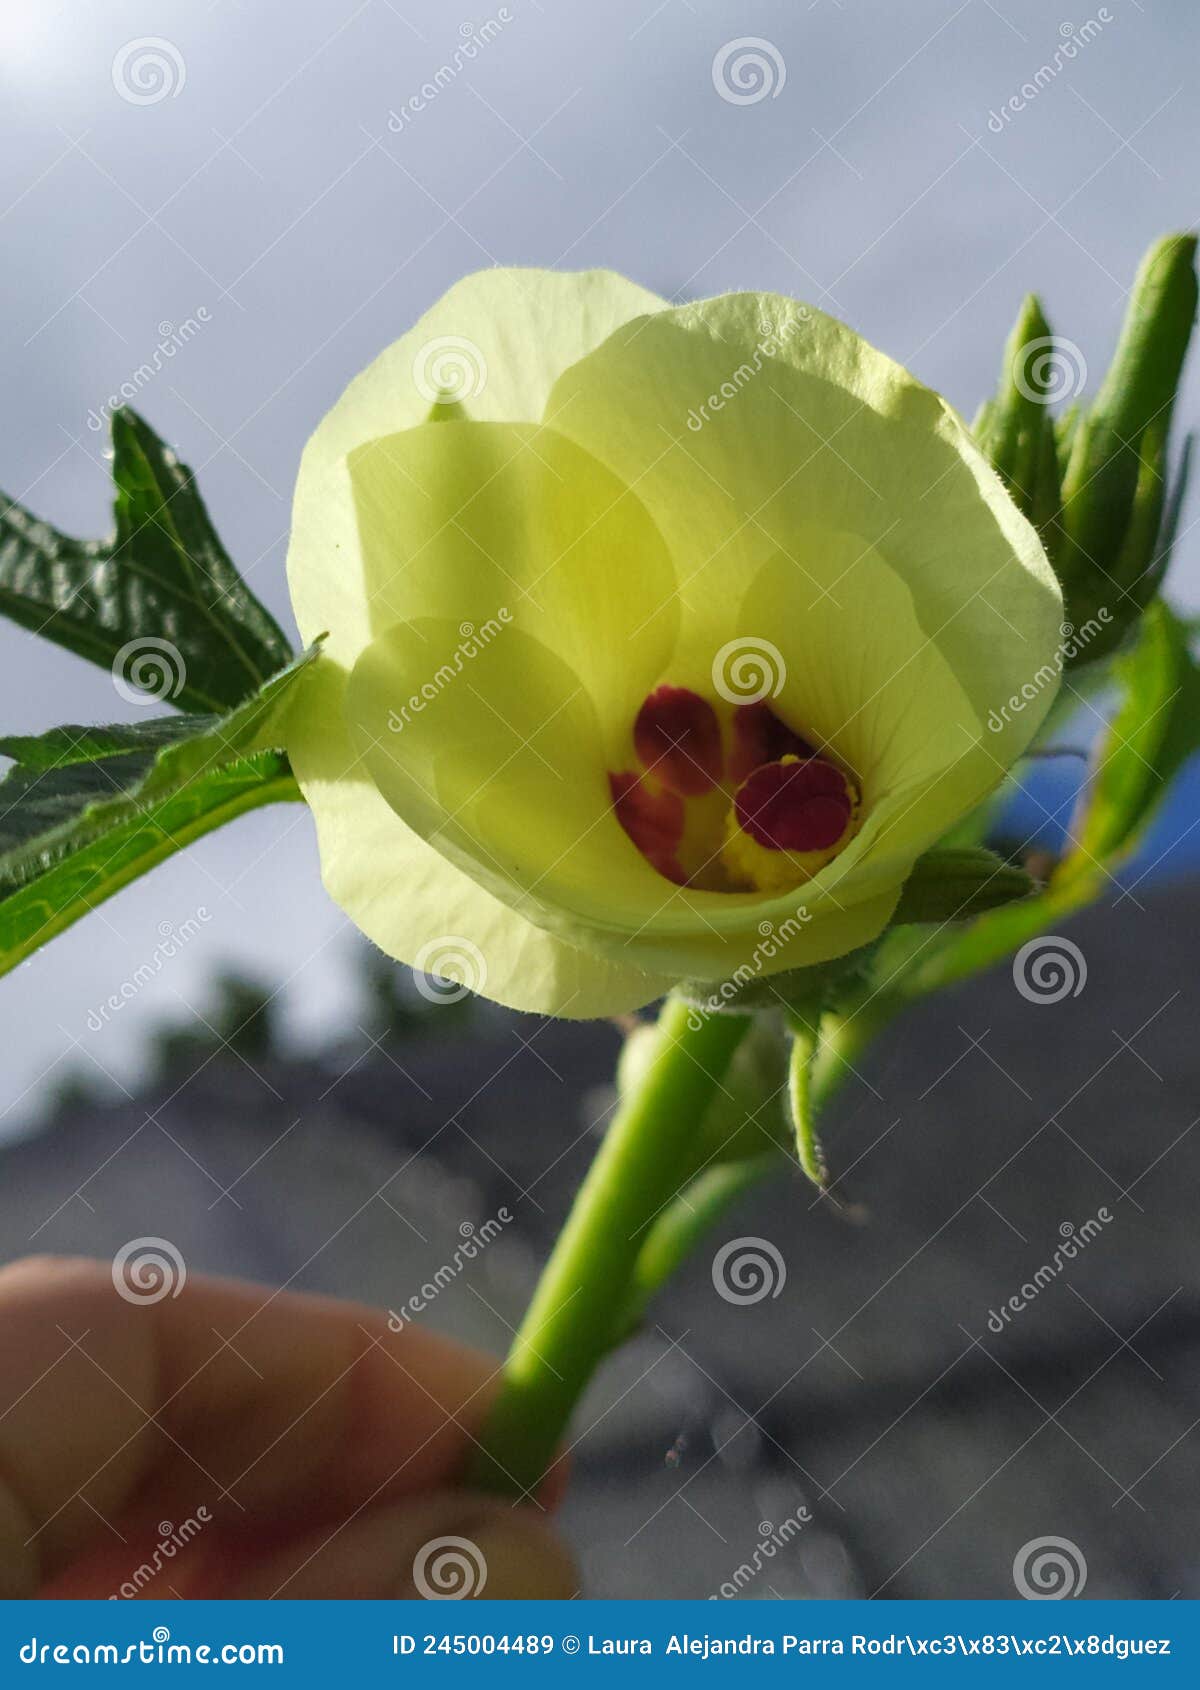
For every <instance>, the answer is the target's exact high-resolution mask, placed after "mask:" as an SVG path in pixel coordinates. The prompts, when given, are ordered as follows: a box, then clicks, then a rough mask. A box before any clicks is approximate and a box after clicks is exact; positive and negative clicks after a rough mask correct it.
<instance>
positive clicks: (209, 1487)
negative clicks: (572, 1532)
mask: <svg viewBox="0 0 1200 1690" xmlns="http://www.w3.org/2000/svg"><path fill="white" fill-rule="evenodd" d="M0 1357H3V1364H2V1366H0V1598H6V1597H21V1596H40V1597H50V1598H64V1597H101V1598H104V1597H109V1596H112V1595H121V1594H124V1595H137V1596H142V1597H148V1598H158V1599H162V1598H168V1599H169V1598H171V1597H174V1596H179V1597H185V1598H197V1597H275V1596H278V1597H280V1598H284V1599H297V1598H312V1597H376V1598H395V1597H418V1596H421V1595H424V1594H426V1590H427V1589H428V1586H429V1584H430V1583H433V1584H434V1585H435V1586H437V1581H438V1578H439V1576H443V1577H445V1578H446V1579H447V1581H449V1582H450V1583H451V1586H452V1588H454V1589H458V1588H461V1586H460V1585H459V1584H455V1583H453V1578H452V1575H451V1573H449V1572H446V1571H445V1567H446V1566H452V1565H453V1563H454V1562H455V1559H456V1557H457V1559H458V1562H459V1563H460V1565H461V1566H462V1568H464V1569H465V1574H464V1576H465V1580H466V1583H467V1584H468V1585H469V1586H470V1587H471V1589H470V1593H471V1594H474V1595H476V1596H481V1597H483V1598H485V1599H489V1600H490V1599H495V1598H498V1599H501V1600H503V1599H505V1598H521V1597H527V1598H533V1597H544V1598H551V1597H555V1598H567V1597H571V1596H573V1595H575V1594H577V1590H578V1586H577V1580H576V1575H575V1572H574V1570H573V1567H572V1564H571V1560H570V1557H569V1556H568V1554H567V1552H566V1551H565V1550H564V1549H563V1548H562V1547H561V1545H560V1544H559V1542H558V1540H557V1539H556V1538H555V1537H554V1536H553V1534H552V1532H551V1530H550V1528H549V1525H548V1523H547V1522H548V1512H547V1511H548V1509H549V1507H550V1506H552V1504H553V1503H554V1502H555V1501H556V1500H557V1497H558V1494H559V1493H560V1491H561V1483H560V1481H559V1479H557V1478H556V1477H554V1476H552V1477H551V1479H550V1480H549V1481H548V1484H547V1489H546V1494H543V1495H541V1496H540V1497H539V1498H537V1499H529V1500H526V1502H525V1503H523V1504H522V1505H521V1506H514V1505H513V1504H511V1503H509V1502H508V1501H505V1500H500V1499H497V1498H491V1497H484V1496H475V1495H472V1494H470V1493H469V1492H465V1491H463V1490H461V1489H457V1488H456V1487H455V1481H456V1477H457V1475H458V1474H459V1472H460V1471H461V1469H462V1467H463V1465H464V1463H465V1461H466V1459H467V1456H468V1454H469V1452H470V1451H471V1449H472V1448H473V1445H474V1439H475V1437H476V1435H477V1434H478V1431H479V1428H480V1425H481V1424H482V1421H483V1418H484V1415H485V1414H486V1412H487V1408H488V1404H489V1402H490V1400H491V1397H492V1394H493V1390H494V1385H495V1382H496V1380H497V1368H496V1363H495V1362H494V1361H492V1360H490V1359H488V1358H487V1357H485V1356H481V1355H477V1354H475V1353H473V1352H472V1351H469V1350H466V1349H463V1348H461V1347H459V1346H458V1345H456V1344H452V1343H450V1342H449V1341H448V1340H446V1339H444V1338H440V1337H437V1336H435V1335H434V1334H432V1333H430V1332H425V1331H422V1330H420V1329H419V1328H414V1327H412V1326H410V1325H405V1326H404V1327H403V1328H402V1329H401V1330H400V1331H399V1332H394V1331H392V1330H390V1329H389V1326H388V1321H387V1317H386V1315H384V1314H381V1313H380V1312H379V1311H378V1310H375V1309H369V1308H365V1307H360V1306H358V1305H356V1304H352V1303H344V1302H337V1301H333V1300H331V1299H328V1298H323V1297H312V1296H302V1295H296V1294H293V1293H290V1292H272V1291H269V1290H267V1289H265V1288H263V1287H261V1286H254V1285H248V1284H243V1283H237V1282H234V1281H228V1280H219V1279H202V1278H199V1277H193V1276H191V1275H189V1276H188V1277H187V1280H186V1282H185V1284H184V1285H183V1287H182V1289H181V1290H180V1292H179V1294H178V1296H176V1297H170V1296H166V1297H164V1298H163V1299H161V1300H159V1301H157V1302H149V1301H146V1300H142V1301H140V1302H137V1301H131V1300H129V1298H128V1297H127V1296H125V1295H122V1294H121V1293H120V1292H119V1291H118V1290H117V1288H116V1286H115V1285H114V1282H113V1274H112V1271H111V1268H110V1266H109V1264H108V1263H106V1262H105V1263H100V1262H87V1261H76V1260H58V1259H43V1258H33V1259H29V1260H25V1261H21V1262H17V1263H15V1264H14V1265H13V1266H11V1267H8V1268H5V1269H3V1270H2V1271H0ZM446 1538H454V1539H458V1540H466V1548H465V1549H464V1547H463V1545H462V1543H461V1542H460V1543H459V1544H458V1545H457V1546H453V1545H452V1546H449V1547H447V1548H439V1540H442V1539H446ZM439 1567H442V1568H443V1572H442V1574H441V1575H439V1571H438V1569H439ZM481 1567H484V1568H486V1573H485V1574H484V1575H483V1576H482V1577H481V1574H480V1568H481ZM422 1584H424V1585H425V1586H426V1590H423V1589H422ZM440 1588H441V1589H443V1590H444V1589H445V1586H444V1585H443V1586H441V1587H440Z"/></svg>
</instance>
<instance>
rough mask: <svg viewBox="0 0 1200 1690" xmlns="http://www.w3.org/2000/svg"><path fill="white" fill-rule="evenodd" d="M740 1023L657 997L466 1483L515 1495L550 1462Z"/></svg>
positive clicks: (607, 1342) (616, 1319) (610, 1334)
mask: <svg viewBox="0 0 1200 1690" xmlns="http://www.w3.org/2000/svg"><path fill="white" fill-rule="evenodd" d="M749 1025H750V1021H749V1018H748V1017H746V1016H741V1015H712V1016H709V1015H704V1014H702V1013H701V1012H700V1011H698V1010H696V1009H694V1008H692V1007H691V1006H689V1005H688V1004H687V1003H686V1002H684V1001H683V1000H682V999H679V998H674V997H672V998H668V999H667V1002H666V1004H665V1005H664V1007H663V1011H662V1015H661V1016H660V1018H659V1022H658V1027H657V1034H658V1048H657V1050H656V1051H655V1054H654V1056H653V1058H652V1060H651V1062H650V1063H649V1065H648V1067H647V1070H646V1072H645V1074H644V1075H643V1077H642V1078H641V1080H640V1081H639V1083H638V1084H637V1085H636V1086H635V1087H634V1088H633V1090H632V1091H631V1092H630V1093H629V1094H628V1095H627V1096H626V1097H625V1098H624V1099H623V1101H622V1103H621V1104H620V1106H619V1108H618V1110H617V1112H616V1114H615V1116H614V1117H613V1121H612V1124H611V1125H610V1127H609V1129H608V1132H607V1134H606V1136H605V1139H604V1142H603V1144H602V1145H601V1147H600V1150H599V1151H598V1153H597V1155H596V1159H595V1161H594V1162H593V1163H592V1166H591V1169H590V1170H589V1172H588V1175H587V1178H586V1179H585V1180H584V1182H583V1185H582V1186H581V1187H580V1189H579V1193H578V1195H577V1196H576V1199H575V1203H574V1205H573V1207H572V1209H571V1213H570V1215H569V1217H568V1219H567V1222H566V1225H565V1226H564V1227H563V1230H562V1232H561V1233H560V1234H559V1238H558V1242H557V1244H556V1245H555V1247H554V1251H553V1253H552V1255H551V1257H550V1260H549V1261H548V1262H547V1264H546V1267H545V1269H544V1270H543V1273H542V1277H541V1279H540V1281H539V1283H538V1286H537V1290H536V1291H535V1292H534V1296H533V1301H532V1302H531V1303H530V1305H529V1309H528V1311H527V1313H526V1315H525V1319H524V1320H523V1321H522V1323H521V1328H520V1330H519V1332H518V1333H517V1336H516V1338H515V1340H514V1342H513V1346H512V1349H511V1350H510V1352H509V1356H508V1360H507V1362H506V1363H505V1366H504V1374H503V1382H502V1385H501V1389H500V1394H499V1396H498V1397H497V1399H496V1402H495V1403H494V1405H493V1407H492V1411H491V1413H490V1415H489V1417H488V1421H487V1424H486V1426H485V1427H484V1431H483V1436H482V1443H481V1447H480V1450H479V1453H478V1455H477V1456H476V1458H475V1460H474V1461H473V1463H472V1466H471V1470H470V1471H469V1473H468V1474H467V1482H468V1483H469V1484H470V1485H472V1486H474V1487H476V1488H480V1489H485V1490H491V1491H497V1492H499V1493H501V1494H502V1495H509V1496H525V1495H528V1494H530V1493H532V1492H533V1491H535V1490H536V1489H537V1487H538V1485H539V1484H540V1482H541V1480H542V1479H543V1477H544V1476H545V1474H546V1472H547V1470H548V1469H549V1467H550V1466H551V1465H552V1463H553V1461H554V1458H555V1453H556V1451H557V1449H558V1446H559V1443H560V1440H561V1438H562V1434H563V1431H564V1429H565V1427H566V1425H567V1422H568V1420H569V1418H570V1415H571V1412H572V1410H573V1409H574V1407H575V1404H576V1402H577V1401H578V1399H579V1397H580V1395H581V1394H582V1392H583V1390H584V1388H585V1386H586V1385H587V1383H588V1381H589V1379H590V1378H591V1376H592V1374H593V1372H594V1371H595V1368H596V1367H597V1365H598V1364H599V1362H600V1361H601V1360H602V1359H603V1357H604V1356H605V1355H606V1354H607V1353H608V1351H609V1350H610V1349H611V1348H612V1345H613V1341H614V1335H615V1331H616V1328H617V1324H618V1323H620V1322H621V1321H622V1319H623V1315H624V1312H625V1310H626V1309H627V1307H628V1300H629V1296H630V1292H631V1288H632V1280H633V1275H634V1270H635V1266H636V1263H637V1260H638V1257H639V1255H640V1253H641V1250H642V1247H643V1244H644V1243H645V1240H646V1235H647V1229H648V1228H650V1227H651V1225H652V1223H653V1222H654V1220H655V1217H656V1216H657V1215H658V1214H659V1212H660V1210H662V1209H663V1207H664V1206H665V1205H666V1204H667V1203H669V1201H670V1199H671V1198H672V1197H673V1196H674V1195H675V1194H676V1192H677V1191H678V1190H679V1187H680V1185H681V1183H683V1182H684V1181H685V1180H686V1177H687V1172H688V1171H689V1170H690V1169H691V1167H692V1156H691V1149H692V1143H693V1140H694V1138H695V1136H696V1134H697V1133H698V1132H699V1131H700V1128H701V1123H702V1121H703V1119H704V1114H705V1111H706V1109H707V1108H708V1105H709V1104H710V1103H711V1101H712V1099H713V1095H714V1093H715V1092H716V1090H717V1088H718V1086H719V1085H720V1084H721V1081H722V1078H723V1076H724V1074H725V1071H726V1069H727V1068H728V1066H729V1063H730V1061H731V1059H732V1057H733V1053H734V1050H735V1049H736V1048H737V1045H738V1042H739V1041H740V1039H741V1038H742V1036H743V1034H744V1033H745V1032H746V1030H747V1028H748V1027H749Z"/></svg>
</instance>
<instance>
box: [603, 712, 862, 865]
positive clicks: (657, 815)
mask: <svg viewBox="0 0 1200 1690" xmlns="http://www.w3.org/2000/svg"><path fill="white" fill-rule="evenodd" d="M718 709H720V710H721V712H722V713H721V714H720V715H719V714H718ZM723 718H724V719H723ZM632 738H633V749H634V752H635V754H636V758H637V761H638V762H639V763H640V765H641V768H640V770H630V769H624V770H621V771H619V772H611V773H610V774H609V777H608V779H609V791H610V792H611V794H612V802H613V809H614V811H615V813H616V817H617V820H618V821H619V822H620V824H621V826H622V827H623V828H624V830H625V832H626V834H627V835H628V837H629V838H630V839H631V840H632V841H633V843H634V845H636V846H637V848H638V850H639V851H640V852H641V853H642V855H643V856H644V857H645V858H646V860H647V862H649V863H650V864H651V865H652V866H653V867H654V868H655V869H656V870H657V871H658V873H659V874H661V875H663V876H664V877H665V878H666V879H667V880H671V881H673V882H674V883H675V884H676V885H678V886H691V887H694V888H697V889H699V890H703V891H712V892H744V891H762V892H782V891H787V890H789V889H790V888H791V887H793V886H799V885H802V884H803V882H804V881H806V880H810V879H811V878H812V876H813V875H814V874H816V873H817V872H818V870H820V869H822V868H824V866H825V864H826V863H828V862H831V861H832V860H833V858H834V857H836V856H837V854H838V852H839V851H841V850H843V849H844V847H845V846H846V845H847V844H848V843H849V842H850V840H851V839H852V838H853V837H854V835H855V833H856V832H857V830H858V824H859V810H860V799H859V792H858V787H857V786H856V784H855V782H854V781H853V780H852V779H851V777H850V776H849V775H848V774H847V773H846V772H845V770H844V769H842V768H841V767H840V766H839V765H838V764H837V763H835V762H834V761H833V759H832V758H831V757H829V756H826V755H818V754H817V753H816V752H815V751H814V750H813V748H812V746H811V745H809V744H808V742H807V741H806V740H804V739H802V738H801V737H800V735H799V734H797V733H796V732H795V731H794V730H793V729H792V728H790V727H789V726H788V725H787V723H786V722H784V721H782V720H781V718H780V717H778V716H777V715H776V714H775V712H774V711H773V710H772V709H771V707H770V706H769V705H768V704H767V703H765V702H764V701H759V702H756V703H753V704H743V705H737V706H714V705H713V704H712V703H710V701H709V700H708V699H706V698H703V697H701V695H700V694H699V693H696V692H692V691H690V690H689V689H688V688H686V687H673V686H660V687H657V688H656V689H655V690H654V691H653V692H652V693H650V695H649V696H648V697H647V699H646V700H645V702H644V704H643V705H642V707H641V709H640V710H639V711H638V714H637V719H636V721H635V722H634V724H633V735H632Z"/></svg>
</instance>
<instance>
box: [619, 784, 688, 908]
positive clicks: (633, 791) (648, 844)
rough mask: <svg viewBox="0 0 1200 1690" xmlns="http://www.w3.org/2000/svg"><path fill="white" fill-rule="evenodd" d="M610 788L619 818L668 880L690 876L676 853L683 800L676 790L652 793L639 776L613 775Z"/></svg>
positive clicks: (681, 832) (652, 864) (682, 879)
mask: <svg viewBox="0 0 1200 1690" xmlns="http://www.w3.org/2000/svg"><path fill="white" fill-rule="evenodd" d="M608 787H609V791H610V792H611V793H612V801H613V809H614V810H615V811H616V813H617V820H618V821H619V822H620V824H621V826H622V827H623V828H624V829H625V832H626V833H627V834H628V835H629V837H630V839H632V841H633V843H634V844H635V845H636V846H637V848H638V850H639V851H640V852H641V853H642V855H643V857H645V859H646V861H647V862H648V863H649V864H650V865H651V866H652V867H653V868H656V869H657V870H658V872H659V874H662V875H665V876H666V878H667V879H668V880H674V881H675V882H676V883H677V884H678V885H680V886H682V885H683V884H684V882H685V881H686V879H687V876H686V875H685V874H684V872H683V870H682V868H681V867H680V866H679V862H678V859H677V857H676V854H675V853H676V852H677V851H678V849H679V845H680V841H681V840H682V838H683V799H682V798H680V797H679V796H678V795H677V794H676V793H674V792H658V793H655V792H651V791H650V789H649V787H647V786H646V784H645V782H644V781H643V780H642V778H641V776H640V775H635V774H633V773H631V772H629V771H623V772H622V773H620V774H615V775H614V774H610V775H609V777H608Z"/></svg>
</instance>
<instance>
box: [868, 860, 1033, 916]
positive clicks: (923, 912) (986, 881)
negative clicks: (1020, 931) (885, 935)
mask: <svg viewBox="0 0 1200 1690" xmlns="http://www.w3.org/2000/svg"><path fill="white" fill-rule="evenodd" d="M1035 890H1036V883H1035V882H1034V881H1033V880H1032V879H1031V877H1030V876H1029V875H1028V874H1026V872H1025V870H1024V869H1023V868H1019V867H1018V866H1017V865H1016V864H1015V863H1007V862H1005V860H1004V858H1003V857H998V856H997V855H996V853H995V852H994V851H988V850H985V849H983V848H982V847H978V848H973V847H964V848H962V849H956V848H942V849H938V850H934V851H926V852H925V854H924V856H922V857H918V859H917V861H916V863H915V865H914V867H913V871H912V873H911V874H910V875H909V877H908V879H907V880H906V881H905V883H904V890H903V891H902V892H901V894H900V902H899V903H898V904H897V906H896V913H895V914H894V915H893V917H892V921H891V925H892V926H893V927H899V926H903V925H905V924H907V923H909V922H918V921H935V922H938V923H942V922H947V921H970V920H971V919H972V918H973V917H974V916H977V915H980V914H982V913H983V911H984V910H991V909H996V908H998V907H999V906H1000V905H1002V904H1011V903H1012V902H1013V901H1014V900H1015V899H1017V898H1027V897H1028V896H1029V895H1030V893H1031V892H1033V891H1035Z"/></svg>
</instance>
